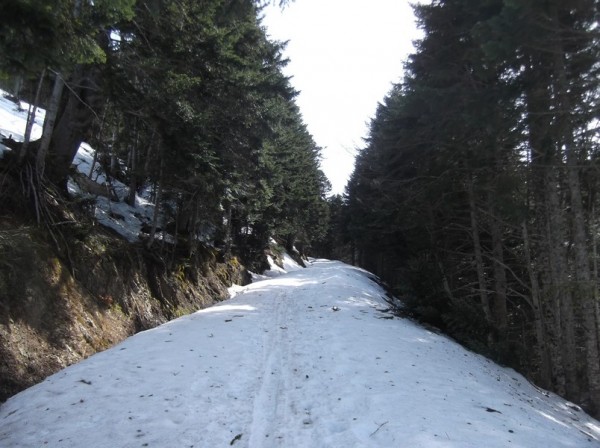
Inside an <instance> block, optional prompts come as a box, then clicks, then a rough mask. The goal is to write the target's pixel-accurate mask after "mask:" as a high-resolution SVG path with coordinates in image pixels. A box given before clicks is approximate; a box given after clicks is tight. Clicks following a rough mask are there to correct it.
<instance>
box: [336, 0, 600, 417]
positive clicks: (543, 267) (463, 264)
mask: <svg viewBox="0 0 600 448" xmlns="http://www.w3.org/2000/svg"><path fill="white" fill-rule="evenodd" d="M415 11H416V14H417V16H418V23H419V26H420V28H421V29H422V31H423V38H422V39H421V40H419V41H418V42H417V46H416V49H415V51H414V53H413V54H412V55H411V56H410V58H409V59H408V61H406V66H405V67H406V73H405V76H404V78H403V80H402V81H401V82H399V83H397V84H396V85H394V87H393V88H392V89H391V91H390V92H389V94H388V95H387V97H386V98H385V100H384V101H383V102H382V103H381V104H379V107H378V110H377V113H376V116H375V117H374V118H373V119H372V121H371V123H370V132H369V135H368V139H367V140H366V143H365V146H364V148H363V149H362V150H361V151H360V153H359V155H358V157H357V160H356V165H355V169H354V172H353V174H352V178H351V180H350V182H349V184H348V186H347V194H346V197H344V198H342V197H336V198H332V199H331V200H330V210H331V212H332V226H331V227H332V229H333V228H335V229H336V230H335V231H334V232H331V235H335V240H332V242H331V246H329V250H330V251H331V253H332V254H333V255H334V256H338V257H346V259H348V260H353V261H355V262H356V263H358V264H359V265H361V266H364V267H365V268H367V269H369V270H371V271H372V272H375V273H377V274H378V275H379V276H381V278H383V279H384V280H385V281H387V282H388V283H389V284H390V285H391V286H392V287H393V288H394V289H395V291H396V293H397V294H398V295H399V296H400V297H402V298H403V299H404V301H405V302H406V304H407V308H406V312H407V313H409V314H411V315H413V316H414V317H416V318H418V319H420V320H422V321H425V322H428V323H430V324H432V325H435V326H437V327H439V328H443V329H444V330H445V331H447V332H448V333H449V334H451V335H452V336H453V337H454V338H456V339H457V340H459V341H461V342H462V343H464V344H466V345H467V346H468V347H470V348H472V349H474V350H476V351H479V352H482V353H486V354H488V355H489V356H492V357H494V358H495V359H497V360H499V361H500V362H502V363H504V364H507V365H510V366H513V367H515V368H516V369H517V370H519V371H521V372H524V373H525V374H526V375H528V376H529V377H530V378H533V379H534V380H535V382H536V383H537V384H539V385H541V386H542V387H544V388H548V389H551V390H554V391H556V392H558V393H559V394H560V395H562V396H565V397H567V398H569V399H571V400H573V401H575V402H579V403H583V404H584V405H585V407H586V409H588V410H590V411H591V412H595V413H596V415H598V411H600V357H599V341H600V325H599V324H600V301H599V296H598V293H599V290H598V261H599V258H598V228H599V227H598V226H599V224H600V221H599V220H598V216H599V214H598V207H599V206H600V203H599V200H600V197H599V195H598V192H599V188H600V175H599V174H600V172H599V166H600V165H599V155H600V153H599V151H600V138H599V134H598V125H599V121H598V120H599V118H600V108H599V105H600V103H599V101H600V95H599V94H600V89H599V87H600V85H599V82H600V76H599V75H600V58H599V52H600V42H599V38H600V29H599V28H598V23H599V22H598V20H599V14H600V5H599V2H598V1H596V0H569V1H558V0H544V1H539V0H435V1H432V2H430V3H429V2H427V3H426V4H420V5H418V6H416V7H415Z"/></svg>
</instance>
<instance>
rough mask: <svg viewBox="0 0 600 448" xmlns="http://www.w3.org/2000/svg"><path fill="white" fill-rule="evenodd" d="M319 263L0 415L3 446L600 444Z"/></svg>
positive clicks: (154, 336)
mask: <svg viewBox="0 0 600 448" xmlns="http://www.w3.org/2000/svg"><path fill="white" fill-rule="evenodd" d="M382 297H383V291H382V290H381V288H380V287H379V286H377V285H375V284H374V283H373V282H371V281H370V280H368V275H367V274H366V273H365V272H364V271H362V270H359V269H357V268H352V267H349V266H347V265H343V264H342V263H338V262H326V261H319V262H315V263H314V264H313V265H312V266H311V267H309V268H308V269H301V270H300V269H299V270H296V271H293V272H290V273H288V274H285V275H281V276H279V277H276V278H272V279H269V280H265V281H261V282H257V283H254V284H252V285H249V286H246V287H243V288H238V289H237V292H236V296H235V297H234V298H233V299H231V300H228V301H225V302H223V303H222V304H219V305H217V306H214V307H212V308H208V309H205V310H202V311H199V312H197V313H195V314H193V315H190V316H186V317H183V318H181V319H177V320H175V321H172V322H170V323H167V324H165V325H162V326H160V327H158V328H156V329H153V330H150V331H146V332H143V333H140V334H138V335H136V336H134V337H131V338H129V339H127V340H126V341H124V342H123V343H121V344H119V345H118V346H116V347H114V348H113V349H110V350H107V351H106V352H103V353H100V354H97V355H95V356H92V357H90V358H89V359H87V360H86V361H83V362H81V363H79V364H77V365H74V366H71V367H70V368H67V369H65V370H64V371H61V372H59V373H57V374H55V375H53V376H51V377H49V378H48V379H47V380H46V381H44V382H43V383H41V384H39V385H36V386H34V387H33V388H30V389H28V390H27V391H24V392H23V393H21V394H18V395H17V396H15V397H13V398H12V399H10V400H9V401H7V402H6V403H5V404H3V405H2V406H1V407H0V447H2V448H4V447H7V448H8V447H11V448H12V447H15V448H17V447H43V446H50V447H61V448H62V447H86V448H87V447H94V448H102V447H106V448H109V447H110V448H113V447H128V448H129V447H131V448H133V447H145V446H149V447H189V448H198V447H206V448H213V447H229V446H234V447H235V448H245V447H247V448H281V447H292V448H293V447H311V448H313V447H315V448H320V447H323V448H329V447H332V448H336V447H340V448H342V447H343V448H347V447H400V448H438V447H439V448H480V447H482V446H486V447H490V448H504V447H508V446H510V447H523V448H529V447H531V448H536V447H539V446H544V448H554V447H557V448H558V447H560V448H562V447H573V448H581V447H592V448H594V447H600V442H599V441H598V439H600V423H599V422H597V421H595V420H593V419H591V418H589V417H588V416H586V415H585V414H584V413H583V412H581V411H578V410H577V409H576V407H574V406H573V405H570V404H568V403H567V402H566V401H565V400H562V399H560V398H558V397H556V396H554V395H552V394H550V393H547V392H545V391H541V390H539V389H537V388H535V387H533V386H532V385H530V383H529V382H527V380H525V379H524V378H523V377H522V376H520V375H519V374H517V373H516V372H514V371H512V370H510V369H504V368H501V367H498V366H497V365H495V364H494V363H492V362H491V361H489V360H487V359H485V358H483V357H481V356H478V355H476V354H473V353H471V352H468V351H465V350H464V349H463V348H462V347H460V346H459V345H458V344H456V343H454V342H452V341H450V340H448V339H447V338H445V337H443V336H440V335H438V334H435V333H433V332H431V331H428V330H425V329H423V328H421V327H419V326H417V325H416V324H414V323H412V322H410V321H407V320H404V319H397V318H395V319H391V318H390V317H391V316H390V315H389V314H388V313H386V310H385V309H386V308H387V307H388V305H387V304H386V303H385V301H384V300H383V298H382Z"/></svg>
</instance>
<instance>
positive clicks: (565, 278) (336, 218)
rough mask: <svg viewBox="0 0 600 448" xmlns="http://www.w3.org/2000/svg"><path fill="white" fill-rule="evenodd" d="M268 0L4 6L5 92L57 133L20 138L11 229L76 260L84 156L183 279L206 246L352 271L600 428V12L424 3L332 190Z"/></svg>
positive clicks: (565, 4)
mask: <svg viewBox="0 0 600 448" xmlns="http://www.w3.org/2000/svg"><path fill="white" fill-rule="evenodd" d="M297 1H302V0H297ZM265 3H266V2H265V1H260V0H137V1H136V0H94V1H85V0H8V1H4V2H3V6H2V19H3V20H2V22H3V23H2V27H1V28H0V87H2V88H3V89H4V90H7V91H10V92H11V94H12V95H13V96H14V97H15V98H19V99H23V100H26V101H27V102H29V103H31V104H32V107H33V108H35V107H39V108H43V109H45V110H46V111H47V112H46V119H45V122H44V129H43V134H42V136H41V138H40V139H31V138H30V136H29V135H28V132H25V136H24V139H23V141H22V142H21V141H14V140H12V139H10V138H8V139H5V140H4V144H5V145H6V146H8V147H10V148H11V149H12V151H11V152H10V157H9V156H8V155H5V158H4V159H3V160H2V161H1V165H0V168H1V170H0V173H1V174H2V177H0V208H1V209H2V212H1V216H0V218H1V219H0V224H2V225H4V223H5V221H6V219H7V216H8V215H10V214H13V215H19V216H20V218H19V220H20V221H21V220H27V219H29V220H31V222H36V223H37V224H38V225H39V226H40V227H41V228H43V229H45V230H46V231H47V233H48V235H49V240H50V241H52V243H53V244H54V246H55V247H56V250H57V253H59V254H60V255H61V256H62V257H63V258H65V259H67V260H68V259H69V253H70V252H69V246H70V244H72V242H71V240H72V239H73V238H78V237H79V236H80V235H81V232H82V227H81V222H83V221H85V219H86V218H85V215H86V214H87V216H88V218H89V215H90V213H91V212H90V211H89V210H88V209H87V208H86V204H85V203H83V202H82V201H79V202H78V201H77V200H76V199H73V198H71V197H70V196H69V194H68V193H67V181H68V179H69V177H70V176H72V175H73V169H72V163H73V160H74V158H75V156H76V154H77V150H78V148H79V147H80V145H81V143H82V142H87V143H89V144H90V145H91V146H93V147H94V148H95V149H96V156H97V161H95V162H96V163H98V164H100V165H102V167H103V169H104V171H105V172H106V173H107V175H108V176H110V177H111V178H113V179H116V180H119V181H120V182H123V183H125V184H126V185H128V188H129V192H130V194H129V196H128V197H127V198H126V199H125V200H126V201H128V202H130V203H132V204H133V203H134V202H135V194H136V193H139V192H141V191H143V190H146V191H148V190H149V191H151V192H152V201H153V203H154V206H155V213H154V219H153V220H152V221H151V222H150V223H149V225H148V228H147V229H146V230H147V232H146V234H145V237H144V239H143V241H142V242H141V244H142V245H143V247H144V250H146V251H149V252H151V253H152V254H153V255H152V256H153V257H158V258H160V259H161V260H163V261H164V263H166V264H167V265H169V266H171V267H175V266H176V265H177V263H178V260H179V261H180V260H181V259H185V260H186V262H188V263H194V260H195V259H196V258H195V257H197V256H200V255H199V254H202V253H203V250H204V249H203V248H204V247H205V246H206V245H210V246H211V247H213V248H215V249H216V250H218V251H219V253H220V254H221V255H222V256H230V255H233V256H236V257H239V259H240V260H241V261H242V263H243V264H244V265H245V266H246V267H248V268H250V269H252V270H255V271H261V270H264V269H265V268H267V267H268V264H267V263H266V258H265V250H266V249H267V248H268V246H269V243H270V241H271V238H274V239H275V240H277V242H279V243H280V244H281V245H283V246H286V247H287V249H288V250H290V251H291V250H294V248H296V249H297V250H298V251H299V252H300V253H301V254H309V255H314V256H325V257H330V258H337V259H342V260H344V261H347V262H351V263H353V264H356V265H359V266H361V267H364V268H365V269H367V270H369V271H371V272H373V273H375V274H376V275H378V276H379V277H380V278H381V279H382V280H383V281H384V282H385V283H387V285H388V286H389V287H390V288H391V290H392V291H393V293H394V294H396V295H397V296H398V297H400V298H401V299H402V300H403V301H404V303H405V308H404V309H403V310H402V312H403V313H406V314H407V315H409V316H411V317H413V318H415V319H418V320H420V321H422V322H425V323H427V324H430V325H432V326H435V327H437V328H440V329H442V330H443V331H444V332H446V333H448V334H449V335H451V336H452V337H453V338H455V339H456V340H458V341H459V342H461V343H462V344H464V345H465V346H467V347H469V348H471V349H472V350H474V351H477V352H479V353H484V354H486V355H487V356H490V357H492V358H493V359H495V360H497V361H499V362H500V363H502V364H505V365H508V366H511V367H514V368H515V369H517V370H518V371H520V372H522V373H524V374H525V375H526V376H528V377H529V378H531V379H532V380H533V381H534V382H535V383H536V384H538V385H540V386H541V387H543V388H546V389H549V390H553V391H555V392H557V393H558V394H560V395H562V396H564V397H566V398H568V399H569V400H572V401H574V402H576V403H581V404H582V405H583V407H584V408H585V409H586V410H587V411H589V412H590V413H591V414H592V415H595V416H598V415H600V290H599V278H598V276H599V266H598V264H599V261H600V256H599V254H598V246H599V241H598V232H599V230H600V219H599V218H598V217H599V216H600V214H599V213H598V212H597V208H599V207H600V194H599V193H600V138H599V133H598V129H599V124H600V57H599V56H600V54H599V53H600V27H599V25H598V24H599V19H600V1H599V0H432V1H430V2H423V3H419V4H417V5H415V6H414V9H415V12H416V15H417V18H418V23H419V26H420V28H421V30H422V31H423V37H422V39H420V40H419V41H418V42H416V46H415V51H414V53H413V54H412V55H411V56H410V57H409V59H408V60H407V61H406V63H405V73H404V76H403V78H402V81H400V82H398V83H397V84H395V85H394V86H393V88H392V89H391V90H390V92H389V93H388V95H387V96H386V98H385V99H383V100H382V102H381V103H380V104H379V105H378V108H377V112H376V114H375V116H374V117H373V119H372V121H371V123H370V128H369V135H368V136H367V137H366V139H365V144H364V147H363V148H361V149H360V151H359V153H358V156H357V159H356V165H355V169H354V172H353V173H352V176H351V178H350V180H349V183H348V185H347V188H346V193H345V195H343V196H339V195H338V196H332V197H329V198H327V194H328V193H329V190H330V185H329V181H328V180H327V178H326V177H325V175H324V174H323V172H322V171H321V169H320V165H319V163H320V150H321V149H320V148H319V147H318V145H317V144H316V143H315V141H314V139H313V137H312V136H311V134H310V132H309V131H308V129H307V127H306V125H305V123H304V122H303V119H302V115H301V113H300V110H299V108H298V106H297V105H296V103H295V97H296V96H297V92H296V91H295V90H294V88H293V87H292V85H291V83H290V80H289V79H288V78H286V76H284V74H283V73H282V68H283V67H284V66H285V64H286V60H285V59H284V57H283V56H282V52H283V49H284V48H285V43H282V42H274V41H271V40H270V39H269V38H268V36H267V34H266V31H265V28H264V27H263V26H262V24H261V19H260V17H261V9H262V7H263V6H264V4H265ZM283 3H285V2H282V4H283ZM401 32H402V31H401V30H398V33H401ZM356 88H357V89H360V86H356ZM349 95H350V96H351V92H349ZM30 112H31V113H32V114H33V115H35V110H31V111H30ZM28 130H29V131H30V130H31V126H28ZM65 207H66V208H68V209H69V210H71V212H72V213H76V214H77V216H78V218H77V219H74V220H72V219H71V218H72V216H73V215H68V216H69V217H70V218H69V219H66V218H65V216H66V215H65V213H64V208H65ZM162 227H168V228H169V232H170V233H171V234H173V235H174V238H175V240H174V242H172V244H165V241H164V240H163V239H160V238H159V237H158V235H159V232H160V231H161V230H162ZM0 237H2V233H1V232H0ZM208 240H210V243H207V241H208ZM1 242H2V240H1V238H0V243H1ZM1 262H2V260H1V259H0V263H1ZM389 342H390V343H392V344H393V343H394V341H389Z"/></svg>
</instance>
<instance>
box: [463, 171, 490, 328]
mask: <svg viewBox="0 0 600 448" xmlns="http://www.w3.org/2000/svg"><path fill="white" fill-rule="evenodd" d="M467 193H468V195H469V210H470V214H471V237H472V239H473V253H474V256H475V267H476V270H477V281H478V284H479V301H480V303H481V308H482V309H483V313H484V315H485V318H486V320H487V322H488V323H489V324H492V311H491V309H490V301H489V297H488V294H487V284H486V281H485V269H484V264H483V253H482V250H481V241H480V239H479V225H478V222H477V209H476V203H475V192H474V190H473V178H472V176H470V177H469V179H468V180H467Z"/></svg>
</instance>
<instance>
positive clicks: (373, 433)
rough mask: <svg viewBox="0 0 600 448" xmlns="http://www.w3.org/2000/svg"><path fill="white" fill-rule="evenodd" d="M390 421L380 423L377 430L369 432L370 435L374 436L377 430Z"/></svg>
mask: <svg viewBox="0 0 600 448" xmlns="http://www.w3.org/2000/svg"><path fill="white" fill-rule="evenodd" d="M388 423H389V421H387V422H383V423H382V424H381V425H379V426H378V427H377V429H376V430H375V431H373V432H372V433H371V434H369V437H373V436H374V435H375V434H376V433H377V431H379V430H380V429H381V428H382V427H383V426H384V425H387V424H388ZM375 424H377V422H375Z"/></svg>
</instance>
